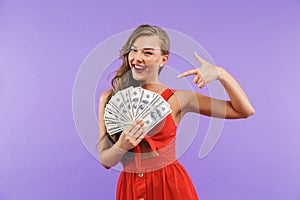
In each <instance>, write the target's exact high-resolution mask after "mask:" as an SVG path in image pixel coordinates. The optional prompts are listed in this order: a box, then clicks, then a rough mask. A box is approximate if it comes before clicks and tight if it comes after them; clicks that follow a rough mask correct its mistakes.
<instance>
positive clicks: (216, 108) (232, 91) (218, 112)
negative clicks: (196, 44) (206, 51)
mask: <svg viewBox="0 0 300 200" xmlns="http://www.w3.org/2000/svg"><path fill="white" fill-rule="evenodd" d="M195 57H196V59H197V60H198V61H199V62H200V63H201V64H202V66H201V67H199V68H197V69H192V70H189V71H186V72H184V73H182V74H180V75H178V77H179V78H180V77H184V76H190V75H195V78H194V81H193V82H194V83H195V84H197V85H198V87H199V88H202V87H204V85H205V84H206V83H209V82H211V81H214V80H219V81H220V82H221V83H222V85H223V86H224V88H225V90H226V92H227V94H228V96H229V98H230V101H225V100H220V99H215V98H210V97H208V96H206V95H202V94H200V93H197V92H191V91H182V92H181V93H182V94H181V95H180V96H184V97H185V98H184V99H183V101H184V102H183V103H182V105H185V108H184V110H185V112H196V113H200V114H204V115H207V116H212V117H218V118H227V119H236V118H247V117H249V116H251V115H253V114H254V112H255V111H254V108H253V106H252V105H251V103H250V101H249V99H248V97H247V96H246V94H245V92H244V91H243V89H242V88H241V86H240V85H239V84H238V82H237V81H236V80H235V79H234V78H233V77H232V76H231V75H230V74H229V73H228V72H227V71H226V70H225V69H223V68H221V67H217V66H214V65H212V64H210V63H208V62H206V61H205V60H203V59H202V58H200V57H199V56H198V55H197V54H195Z"/></svg>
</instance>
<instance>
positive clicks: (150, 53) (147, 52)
mask: <svg viewBox="0 0 300 200" xmlns="http://www.w3.org/2000/svg"><path fill="white" fill-rule="evenodd" d="M145 54H146V55H153V53H152V52H151V51H146V52H145Z"/></svg>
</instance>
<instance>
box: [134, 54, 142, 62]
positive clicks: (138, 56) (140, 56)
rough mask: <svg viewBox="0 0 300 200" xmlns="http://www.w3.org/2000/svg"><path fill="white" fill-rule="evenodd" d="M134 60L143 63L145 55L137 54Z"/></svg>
mask: <svg viewBox="0 0 300 200" xmlns="http://www.w3.org/2000/svg"><path fill="white" fill-rule="evenodd" d="M134 59H135V60H137V61H142V60H143V53H142V52H137V53H136V54H135V57H134Z"/></svg>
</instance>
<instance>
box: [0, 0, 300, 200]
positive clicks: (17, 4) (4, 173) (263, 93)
mask: <svg viewBox="0 0 300 200" xmlns="http://www.w3.org/2000/svg"><path fill="white" fill-rule="evenodd" d="M142 23H150V24H154V25H159V26H162V27H165V28H169V29H173V30H177V31H179V32H182V33H185V34H186V35H188V36H190V37H191V38H194V39H195V40H196V41H197V42H198V43H200V44H201V45H203V47H204V48H205V49H206V50H207V51H208V53H209V54H210V56H211V57H212V59H213V60H214V62H215V63H216V64H217V65H220V66H223V67H224V68H225V69H227V70H228V71H229V72H230V73H232V75H233V76H234V77H236V78H237V80H238V81H239V82H240V84H241V85H242V87H243V88H244V89H245V91H246V92H247V94H248V96H249V98H250V100H251V102H252V103H253V105H254V107H255V109H256V114H255V115H254V116H253V117H251V118H249V119H247V120H236V121H233V120H226V121H225V125H224V128H223V131H222V135H221V138H220V140H219V142H218V143H217V145H216V146H215V148H214V149H213V151H212V152H211V153H210V154H209V156H208V157H206V158H204V159H199V158H198V153H199V148H200V146H201V144H202V141H203V137H204V135H203V134H202V132H203V131H201V130H199V132H198V135H197V136H196V137H195V139H194V141H193V144H192V145H191V146H190V147H189V149H188V150H187V151H186V152H185V153H184V154H183V156H181V157H180V162H181V163H182V164H183V165H184V166H185V168H186V169H187V171H188V173H189V174H190V176H191V178H192V180H193V182H194V184H195V187H196V189H197V191H198V194H199V197H200V199H203V200H219V199H223V200H254V199H255V200H299V199H300V154H299V150H300V131H299V127H298V124H299V117H298V115H299V114H298V113H299V111H300V106H299V102H300V101H299V100H300V94H299V89H300V88H299V84H298V83H297V78H298V76H299V74H300V68H299V65H300V56H299V55H300V45H299V44H300V1H299V0H286V1H276V0H275V1H271V0H269V1H267V0H265V1H259V0H255V1H238V0H230V1H215V0H214V1H195V2H194V3H188V2H187V1H184V2H180V3H175V1H159V2H154V1H145V2H141V1H133V2H116V1H105V3H101V2H100V1H90V2H89V3H84V2H83V1H63V2H62V1H48V2H42V1H31V2H30V1H26V3H25V1H5V0H3V1H0V134H1V139H0V200H2V199H3V200H6V199H8V200H15V199H28V200H40V199H43V200H48V199H49V200H52V199H55V200H60V199H61V200H65V199H76V200H77V199H78V200H81V199H89V200H93V199H95V200H96V199H114V195H115V188H116V183H117V178H118V174H119V172H118V171H116V170H105V169H103V168H102V167H101V166H100V164H99V163H98V161H97V160H96V159H95V158H94V157H93V156H92V155H91V154H90V153H89V152H88V151H87V149H86V148H85V146H84V145H83V144H82V142H81V140H80V138H79V136H78V133H77V130H76V127H75V124H74V120H73V113H72V92H73V84H74V82H75V78H76V74H77V71H78V70H79V68H80V65H81V64H82V63H83V60H84V59H85V58H86V56H87V55H88V53H89V52H90V51H91V50H92V49H93V48H94V47H95V46H97V45H98V44H99V43H101V42H103V41H104V40H106V39H107V38H108V37H110V36H112V35H114V34H117V33H119V32H122V31H125V30H128V29H132V28H135V27H136V26H138V25H139V24H142ZM116 51H118V49H116ZM191 51H193V50H191ZM185 69H188V67H186V66H182V65H181V66H178V71H184V70H185ZM103 90H104V88H100V91H98V92H101V91H103ZM200 92H201V91H200ZM97 94H98V93H97ZM208 123H209V118H207V117H201V120H200V126H199V128H200V129H201V128H202V127H207V124H208ZM188 125H189V124H188V122H187V123H186V124H183V126H188ZM185 134H188V133H185Z"/></svg>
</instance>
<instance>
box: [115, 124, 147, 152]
mask: <svg viewBox="0 0 300 200" xmlns="http://www.w3.org/2000/svg"><path fill="white" fill-rule="evenodd" d="M146 134H147V133H146V132H145V124H144V122H143V121H142V120H136V121H135V122H133V123H132V124H131V125H129V126H128V127H126V128H125V129H124V131H123V132H122V133H121V135H120V138H119V140H118V141H117V143H116V145H117V146H118V147H119V148H121V149H123V150H126V151H128V150H130V149H132V148H134V147H135V146H136V145H138V144H139V143H140V142H141V141H142V139H143V138H144V137H145V136H146Z"/></svg>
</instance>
